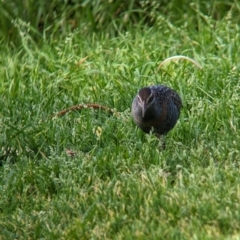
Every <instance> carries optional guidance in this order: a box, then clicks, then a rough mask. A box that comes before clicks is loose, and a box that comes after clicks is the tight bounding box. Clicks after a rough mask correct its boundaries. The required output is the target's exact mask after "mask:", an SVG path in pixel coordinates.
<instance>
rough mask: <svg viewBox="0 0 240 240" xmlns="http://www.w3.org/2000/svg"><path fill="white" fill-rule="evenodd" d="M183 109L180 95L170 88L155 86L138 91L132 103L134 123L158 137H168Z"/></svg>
mask: <svg viewBox="0 0 240 240" xmlns="http://www.w3.org/2000/svg"><path fill="white" fill-rule="evenodd" d="M181 107H182V101H181V98H180V97H179V95H178V94H177V93H176V92H175V91H174V90H172V89H171V88H169V87H166V86H164V85H155V86H150V87H144V88H142V89H140V90H139V91H138V94H137V95H136V96H135V98H134V100H133V103H132V116H133V120H134V122H135V123H136V124H137V126H138V127H139V128H141V129H142V130H143V131H144V132H146V133H149V132H150V131H151V130H153V132H154V133H155V134H156V136H157V137H160V136H161V135H166V134H167V133H168V132H169V131H170V130H171V129H173V127H174V126H175V124H176V122H177V120H178V118H179V116H180V110H181Z"/></svg>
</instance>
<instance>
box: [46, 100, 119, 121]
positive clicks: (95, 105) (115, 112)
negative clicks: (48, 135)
mask: <svg viewBox="0 0 240 240" xmlns="http://www.w3.org/2000/svg"><path fill="white" fill-rule="evenodd" d="M83 108H93V109H101V110H104V111H106V112H109V113H111V114H116V115H119V113H118V112H117V111H115V110H114V109H111V108H109V107H107V106H103V105H100V104H98V103H86V104H79V105H75V106H72V107H70V108H66V109H64V110H62V111H60V112H58V113H55V114H53V115H51V116H50V118H53V117H56V116H59V117H60V116H63V115H65V114H66V113H68V112H70V111H75V110H81V109H83Z"/></svg>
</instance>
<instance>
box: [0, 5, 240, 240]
mask: <svg viewBox="0 0 240 240" xmlns="http://www.w3.org/2000/svg"><path fill="white" fill-rule="evenodd" d="M232 4H233V6H232V7H231V8H229V9H228V10H227V11H226V12H225V14H224V15H223V16H221V18H215V17H214V16H212V15H210V14H207V13H203V12H201V9H197V10H196V16H195V15H194V13H192V15H188V14H190V13H189V12H188V13H187V15H184V13H183V14H182V15H181V17H182V18H183V19H182V20H181V21H180V20H178V19H174V18H171V17H172V16H171V14H170V16H169V17H168V14H165V15H164V14H159V16H158V17H157V18H156V19H155V22H154V24H152V25H151V26H149V24H144V23H142V22H139V24H135V25H134V26H133V25H131V24H129V26H124V27H123V28H122V29H121V31H120V30H119V31H118V30H117V25H115V24H113V26H112V29H114V30H113V31H109V29H106V30H105V31H104V30H101V31H91V32H90V31H89V32H88V31H86V29H80V28H76V29H74V30H72V31H69V32H67V33H61V32H59V33H57V34H56V32H54V33H53V34H50V33H49V32H48V34H47V35H44V34H42V35H40V34H39V37H38V39H36V35H34V33H35V32H34V31H35V30H33V29H31V28H30V26H29V25H28V24H26V22H24V21H22V20H15V21H14V22H12V24H13V25H14V26H15V29H16V35H17V38H18V39H19V41H18V42H16V43H13V42H11V41H10V40H9V41H7V40H6V39H3V40H2V41H1V45H0V51H1V54H0V63H1V64H0V104H1V108H0V163H1V166H0V192H1V196H0V239H229V240H230V239H231V240H232V239H233V240H237V239H240V224H239V223H240V176H239V170H240V164H239V161H240V144H239V142H240V131H239V124H240V102H239V99H240V54H239V49H240V34H239V29H240V25H239V23H240V17H239V16H240V15H239V13H240V6H239V3H237V1H236V2H235V3H232ZM0 31H1V30H0ZM2 31H3V30H2ZM5 31H6V30H5ZM3 35H4V33H3V34H1V36H3ZM33 35H34V36H35V37H33ZM176 55H184V56H187V57H190V58H192V59H194V60H195V61H197V62H198V63H199V64H200V65H201V66H202V69H199V68H197V67H196V66H195V65H194V64H192V63H191V62H189V61H186V60H178V61H170V62H168V63H166V64H164V65H163V66H161V67H160V68H159V64H160V63H161V62H162V61H164V59H166V58H168V57H171V56H176ZM153 84H164V85H167V86H169V87H171V88H173V89H175V90H176V91H177V92H178V93H179V94H180V96H181V98H182V101H183V109H182V112H181V116H180V119H179V121H178V123H177V124H176V126H175V127H174V129H173V130H172V131H171V132H169V134H168V135H167V137H166V149H162V148H161V147H160V145H161V144H160V143H159V140H158V139H157V138H156V137H155V136H154V135H152V134H150V135H147V134H144V133H143V132H142V131H141V130H140V129H138V128H137V127H136V126H135V124H134V123H133V120H132V117H131V111H130V110H131V104H132V100H133V98H134V96H135V95H136V93H137V91H138V89H140V88H142V87H144V86H149V85H153ZM90 103H96V104H99V105H101V106H106V107H108V108H110V109H111V110H113V113H112V112H108V111H106V110H105V109H92V108H88V107H83V108H82V109H79V110H73V111H69V112H67V113H66V114H64V115H61V116H56V114H57V113H58V112H60V111H61V110H64V109H68V108H70V107H72V106H75V105H78V104H90ZM70 153H72V154H70Z"/></svg>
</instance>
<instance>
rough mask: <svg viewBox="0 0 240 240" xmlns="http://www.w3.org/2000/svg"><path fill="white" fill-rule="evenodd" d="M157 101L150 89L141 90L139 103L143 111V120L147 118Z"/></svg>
mask: <svg viewBox="0 0 240 240" xmlns="http://www.w3.org/2000/svg"><path fill="white" fill-rule="evenodd" d="M154 101H155V97H154V94H153V91H152V90H151V88H149V87H145V88H142V89H140V90H139V92H138V95H137V102H138V105H139V107H140V109H141V111H142V118H144V117H145V115H146V112H147V110H148V109H149V108H150V107H151V106H152V104H153V103H154Z"/></svg>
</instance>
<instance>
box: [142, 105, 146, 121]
mask: <svg viewBox="0 0 240 240" xmlns="http://www.w3.org/2000/svg"><path fill="white" fill-rule="evenodd" d="M145 112H146V104H145V102H143V103H142V117H143V118H144V116H145Z"/></svg>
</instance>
